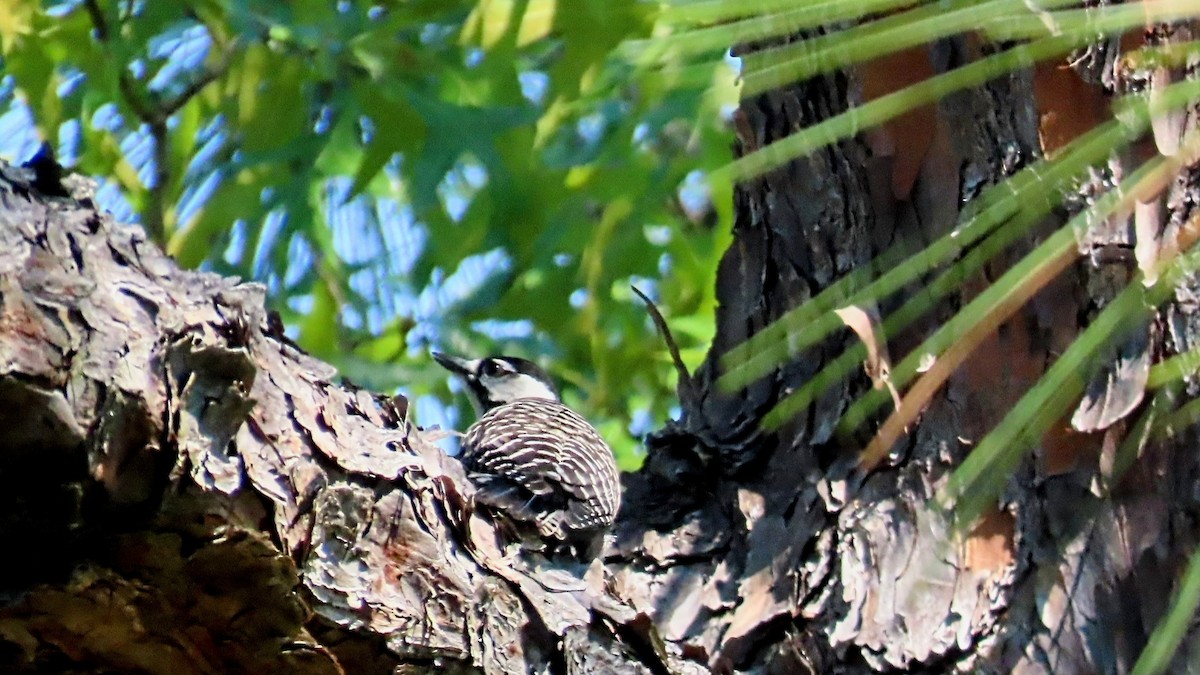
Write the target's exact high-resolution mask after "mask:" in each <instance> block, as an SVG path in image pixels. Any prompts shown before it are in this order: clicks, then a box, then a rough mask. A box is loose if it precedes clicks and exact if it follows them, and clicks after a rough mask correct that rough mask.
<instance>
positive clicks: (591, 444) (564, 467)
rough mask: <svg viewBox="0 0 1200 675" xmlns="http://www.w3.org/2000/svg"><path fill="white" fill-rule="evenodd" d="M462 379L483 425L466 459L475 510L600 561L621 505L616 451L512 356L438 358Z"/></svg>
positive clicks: (546, 380) (542, 376)
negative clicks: (494, 513) (499, 515)
mask: <svg viewBox="0 0 1200 675" xmlns="http://www.w3.org/2000/svg"><path fill="white" fill-rule="evenodd" d="M433 358H434V359H435V360H436V361H437V362H438V363H440V364H441V365H442V366H443V367H445V368H446V369H447V370H449V371H451V372H452V373H454V374H456V375H458V376H459V377H461V378H462V379H463V380H464V381H465V382H466V385H467V391H468V392H469V393H470V398H471V401H472V403H473V404H474V406H475V409H476V412H477V413H478V414H479V419H478V420H477V421H476V422H475V423H474V424H472V425H471V427H470V428H469V429H467V432H466V434H465V435H464V437H463V442H462V454H461V459H462V463H463V466H464V467H465V468H466V469H467V474H468V476H469V477H470V478H471V480H472V482H474V483H475V486H476V497H475V499H476V502H477V503H482V504H485V505H487V506H490V507H492V508H494V509H497V510H499V511H501V512H503V513H505V514H507V515H508V516H509V517H511V518H512V519H514V520H516V521H520V522H525V523H532V524H533V525H534V526H535V527H536V528H537V530H538V532H539V534H540V535H541V536H542V538H543V539H549V540H553V541H555V542H561V543H563V544H566V545H568V546H578V545H583V547H584V550H586V551H587V552H588V555H593V556H594V554H596V553H598V545H599V544H600V542H601V541H602V537H603V534H604V532H605V531H606V530H608V528H609V527H610V526H611V525H612V524H613V520H614V519H615V518H616V516H617V508H618V507H619V506H620V502H621V484H620V478H619V476H618V472H617V465H616V462H615V461H614V460H613V454H612V450H610V449H609V447H608V444H606V443H605V442H604V439H602V438H600V434H599V433H598V432H597V431H596V429H595V428H594V427H592V425H591V424H588V422H587V420H585V419H583V417H581V416H580V415H579V414H578V413H576V412H575V411H574V410H571V409H570V408H568V407H567V406H565V405H563V404H562V402H561V400H560V399H559V395H558V389H557V388H556V387H555V386H554V383H553V381H552V380H551V379H550V377H549V376H548V375H547V374H546V372H545V371H543V370H542V369H541V368H539V367H538V366H537V364H535V363H533V362H532V361H527V360H525V359H521V358H517V357H513V356H490V357H487V358H482V359H473V360H472V359H464V358H460V357H457V356H450V355H448V354H440V353H437V352H434V354H433Z"/></svg>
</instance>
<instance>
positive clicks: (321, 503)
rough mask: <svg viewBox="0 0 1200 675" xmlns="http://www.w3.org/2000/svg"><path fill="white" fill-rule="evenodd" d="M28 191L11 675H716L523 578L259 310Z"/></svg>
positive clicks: (13, 305)
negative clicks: (20, 674)
mask: <svg viewBox="0 0 1200 675" xmlns="http://www.w3.org/2000/svg"><path fill="white" fill-rule="evenodd" d="M35 185H40V186H42V187H45V180H44V177H39V176H38V175H37V174H36V173H35V172H34V171H32V170H24V169H15V168H12V167H3V168H2V169H0V242H2V246H3V248H2V249H0V250H2V251H3V254H0V368H2V370H0V403H2V404H0V451H2V452H0V480H2V481H3V489H2V490H0V503H3V505H4V508H3V510H2V511H0V513H2V514H3V516H2V519H0V523H2V525H0V527H2V528H3V530H2V531H3V535H4V537H5V540H6V541H8V542H10V545H11V546H12V547H13V548H12V549H11V550H13V551H16V550H18V549H19V550H20V551H22V553H21V554H20V555H11V556H6V557H7V558H8V560H7V562H6V564H5V568H6V571H5V573H4V574H3V575H0V585H2V587H3V589H4V590H3V593H4V595H3V602H4V605H3V608H2V609H0V644H2V645H3V648H2V649H0V670H4V671H5V672H10V671H27V672H47V671H54V670H62V671H70V672H125V671H136V672H156V673H191V672H204V673H208V672H255V673H260V672H287V673H302V672H314V673H317V672H319V673H336V672H354V673H360V672H389V671H391V670H392V669H393V668H399V669H401V670H402V671H404V672H422V671H430V672H435V671H436V672H444V671H445V670H451V671H453V670H462V671H468V672H469V671H472V670H476V669H477V670H480V671H483V672H495V673H509V672H527V671H533V672H549V671H562V670H564V669H565V670H566V671H569V672H590V671H591V670H592V669H593V668H601V669H603V670H611V671H612V672H667V671H676V672H678V671H684V672H685V671H688V670H693V671H695V670H697V668H699V667H700V666H698V665H697V664H696V663H695V662H694V661H691V662H689V661H687V660H685V659H683V658H682V657H681V656H680V655H679V654H680V652H681V650H680V649H679V648H677V647H674V646H670V645H665V644H663V643H661V642H660V641H657V639H656V638H655V635H654V631H653V628H652V624H651V622H650V620H649V618H648V617H647V616H646V615H644V614H642V613H640V612H639V611H637V610H635V609H633V608H632V607H631V606H629V605H628V604H627V603H624V602H622V601H621V599H620V598H619V597H616V596H615V595H613V594H612V592H611V591H610V590H609V589H608V588H607V586H608V582H610V581H611V572H609V573H607V574H606V571H605V570H604V569H603V567H602V566H600V565H596V566H595V567H594V568H593V569H590V570H589V569H587V568H580V569H573V568H569V567H568V568H563V566H562V565H551V564H544V563H545V561H538V560H537V559H536V556H519V557H517V558H513V557H512V556H509V555H508V552H507V551H506V550H504V549H503V542H502V541H501V540H499V539H498V538H497V533H496V532H495V531H494V530H493V529H492V526H491V524H490V523H489V522H488V521H487V520H486V519H484V518H483V517H482V516H481V515H480V514H478V513H476V512H474V511H473V510H471V509H468V508H467V500H468V498H469V496H470V493H471V490H472V487H471V485H470V483H469V482H468V481H467V480H466V479H465V477H464V475H463V472H462V468H461V466H460V465H459V464H458V462H457V461H456V460H454V459H451V458H449V457H447V456H446V455H445V454H444V453H443V452H442V451H441V450H439V449H438V448H437V447H436V446H434V445H432V444H431V443H430V442H429V440H428V437H427V436H426V434H425V433H423V432H422V431H420V430H418V429H416V428H415V427H413V425H412V424H411V423H410V422H409V421H408V420H407V404H406V402H405V401H404V400H403V399H400V398H393V397H388V396H383V395H379V394H372V393H370V392H366V391H362V390H359V389H355V388H354V387H352V386H349V385H346V384H339V383H337V382H336V373H335V372H334V370H333V369H332V368H330V367H329V366H328V365H326V364H324V363H321V362H319V361H316V360H315V359H312V358H310V357H308V356H306V355H305V354H304V353H303V352H301V351H300V350H299V349H298V348H296V346H295V345H293V344H291V343H290V342H289V341H288V340H287V338H286V337H284V335H283V333H282V330H281V327H280V325H279V323H278V321H277V319H273V318H272V316H271V315H270V314H269V313H268V312H267V311H265V309H264V305H263V299H264V298H263V289H262V288H261V287H260V286H258V285H255V284H244V283H239V282H238V281H236V280H233V279H225V278H221V277H219V276H216V275H213V274H206V273H200V272H189V271H183V270H180V269H179V268H178V267H177V266H176V265H175V264H174V262H173V261H172V260H170V259H169V258H168V257H166V256H164V255H163V254H162V252H161V251H159V249H157V248H156V247H155V246H153V245H151V244H149V243H148V242H147V241H146V238H145V234H144V233H143V231H142V230H141V229H140V228H138V227H134V226H129V225H122V224H118V223H115V222H113V221H112V219H111V218H109V217H108V216H106V215H103V214H100V213H98V212H97V211H96V210H95V207H94V204H93V203H92V200H91V199H90V197H89V196H88V195H87V194H86V192H87V190H88V186H87V184H86V183H80V184H77V185H75V186H74V188H75V193H76V194H75V196H68V197H63V196H52V195H49V194H47V192H57V190H46V191H44V190H39V189H38V187H35ZM80 190H82V191H83V192H84V194H82V195H81V194H79V191H80ZM79 197H82V198H79Z"/></svg>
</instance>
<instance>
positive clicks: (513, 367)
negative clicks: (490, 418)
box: [433, 352, 559, 414]
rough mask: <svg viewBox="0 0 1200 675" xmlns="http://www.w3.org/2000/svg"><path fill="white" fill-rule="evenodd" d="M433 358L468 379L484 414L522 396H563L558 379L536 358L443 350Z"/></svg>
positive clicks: (472, 400) (473, 395) (473, 394)
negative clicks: (481, 355) (468, 356)
mask: <svg viewBox="0 0 1200 675" xmlns="http://www.w3.org/2000/svg"><path fill="white" fill-rule="evenodd" d="M433 358H434V360H435V361H437V362H438V363H440V364H441V365H442V367H444V368H445V369H446V370H449V371H450V372H452V373H454V374H455V375H458V376H459V377H461V378H462V379H463V381H465V382H466V383H467V391H468V392H470V394H471V402H472V403H474V404H475V408H476V410H477V411H478V412H479V413H480V414H483V413H485V412H487V411H488V410H491V409H492V408H495V407H496V406H498V405H502V404H505V403H510V402H512V401H516V400H517V399H522V398H541V399H547V400H550V401H558V400H559V398H558V389H557V388H556V387H555V386H554V382H553V381H552V380H551V379H550V376H549V375H547V374H546V371H544V370H542V369H541V368H540V367H539V366H538V365H537V364H536V363H534V362H533V361H528V360H526V359H522V358H518V357H515V356H489V357H486V358H482V359H464V358H462V357H459V356H451V355H450V354H442V353H439V352H434V353H433Z"/></svg>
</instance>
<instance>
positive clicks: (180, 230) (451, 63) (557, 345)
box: [0, 0, 733, 466]
mask: <svg viewBox="0 0 1200 675" xmlns="http://www.w3.org/2000/svg"><path fill="white" fill-rule="evenodd" d="M654 23H655V10H654V8H653V7H652V6H650V5H647V4H645V3H642V2H638V1H636V0H617V1H616V2H611V1H607V0H605V1H603V2H599V1H596V2H581V3H571V5H570V6H569V7H566V6H563V7H560V6H559V5H558V3H556V2H553V1H547V0H530V1H528V2H515V1H513V0H480V1H479V2H470V1H460V2H444V1H443V2H434V1H431V0H423V1H417V2H366V1H361V0H358V1H350V0H343V1H342V2H338V3H330V2H325V1H310V0H301V1H297V2H289V3H279V2H273V1H272V2H268V1H265V0H245V1H232V0H195V1H193V2H186V3H184V2H145V3H141V2H118V1H116V0H107V1H106V0H85V1H82V2H80V1H78V0H70V1H68V2H63V3H60V4H56V5H53V6H50V7H46V6H43V5H42V4H41V3H39V2H36V1H35V0H17V1H16V2H14V3H7V4H6V6H5V8H3V9H0V41H2V42H0V49H2V54H3V59H4V72H5V73H6V74H7V75H9V76H11V78H12V79H13V81H15V84H16V88H17V91H18V92H19V96H20V100H21V102H23V103H24V104H25V105H27V106H28V108H29V110H30V111H31V112H32V116H33V119H34V120H35V121H36V123H37V126H38V129H39V132H40V135H41V137H42V138H43V139H46V140H49V141H54V140H55V139H63V140H62V142H60V143H59V155H60V157H62V158H64V163H67V164H73V166H74V168H75V169H76V170H78V171H80V172H82V173H86V174H92V175H97V176H105V177H111V178H112V179H114V180H115V181H116V182H117V183H118V184H119V187H120V189H121V193H122V195H123V196H124V198H125V199H127V200H128V202H129V203H130V205H131V206H132V208H133V210H134V211H135V212H136V213H138V214H139V216H140V218H141V220H142V221H143V223H144V224H145V225H146V227H147V229H148V230H149V231H150V232H151V234H152V236H154V237H155V238H156V239H157V240H159V241H160V242H162V243H163V244H164V245H165V246H166V247H167V249H168V251H169V252H171V253H172V254H173V255H175V256H176V257H177V258H178V259H179V260H180V261H181V262H182V263H184V264H186V265H192V266H203V267H207V268H210V269H213V270H216V271H219V272H223V273H227V274H236V275H240V276H242V277H244V278H249V279H258V280H262V281H264V282H266V283H267V284H268V287H269V289H270V292H271V296H272V299H273V302H274V303H275V306H276V307H277V308H278V309H279V310H280V311H281V312H282V314H283V317H284V319H285V322H286V324H287V325H288V326H290V327H291V328H292V330H293V332H294V333H295V335H296V338H297V339H298V341H299V342H300V343H301V344H302V345H303V346H304V347H305V348H306V349H308V350H309V351H311V352H313V353H314V354H316V355H318V356H321V357H322V358H325V359H327V360H330V361H332V362H334V363H335V364H336V365H338V366H339V367H340V368H341V369H342V371H343V372H344V373H345V374H347V375H348V376H350V377H352V378H353V379H355V380H357V381H359V382H360V383H362V384H365V385H368V386H371V387H375V388H390V387H395V386H404V387H405V388H406V390H407V391H409V392H410V393H416V394H420V393H423V392H430V391H433V390H434V389H435V388H436V387H438V386H440V385H441V383H442V382H444V381H445V373H443V372H441V371H440V370H439V369H437V368H436V366H433V365H432V364H431V362H430V361H429V359H428V358H427V356H426V352H427V350H428V349H429V348H430V347H431V346H436V347H438V348H441V349H446V350H450V351H458V352H463V353H487V352H495V351H515V352H518V353H524V354H526V355H531V356H548V357H549V358H550V359H551V360H552V361H553V363H554V365H555V370H557V371H559V374H560V375H562V376H563V377H565V379H566V380H567V381H568V383H569V384H570V385H572V386H571V387H569V389H568V398H569V399H570V402H571V403H573V404H575V405H577V406H579V407H580V408H582V409H583V410H584V411H585V412H587V413H588V414H589V415H590V416H591V417H592V418H594V419H599V420H610V422H608V423H607V424H606V425H605V426H606V427H607V428H606V429H605V431H606V432H607V434H608V436H609V438H610V439H612V441H613V442H614V445H615V446H616V447H617V449H618V451H619V453H620V454H621V456H622V458H623V462H624V463H625V465H626V466H631V465H634V464H636V462H637V460H636V457H635V452H634V449H635V445H636V444H635V441H634V438H633V436H632V435H631V432H630V424H631V422H632V418H633V417H634V415H635V413H639V411H640V413H641V414H642V415H644V414H645V412H646V411H651V412H652V414H653V416H654V417H657V418H658V420H659V421H660V422H661V420H662V419H663V418H664V417H665V416H666V414H667V412H668V406H669V402H670V400H671V397H670V390H669V388H668V386H669V382H670V378H671V376H672V371H671V369H670V367H669V365H668V361H667V359H666V355H665V350H664V349H663V348H662V344H661V342H659V341H658V339H657V338H656V337H655V336H654V333H653V329H652V326H651V323H650V321H649V319H648V317H647V314H646V311H645V309H644V308H643V307H642V306H641V305H640V304H639V303H638V302H637V301H636V300H634V299H633V296H632V295H631V293H630V292H629V290H628V286H629V284H630V283H631V281H636V282H637V283H639V284H641V285H642V286H644V287H646V288H647V290H649V291H650V292H651V293H652V295H655V296H656V297H657V298H658V300H659V302H660V303H661V304H662V305H663V306H664V307H665V308H668V311H669V314H670V316H671V317H672V318H674V319H678V320H680V325H681V326H686V327H687V329H686V330H681V331H680V333H681V335H680V339H681V341H682V342H683V344H684V345H685V347H687V348H688V349H687V350H686V352H685V354H686V356H687V357H688V358H689V359H690V360H691V362H692V363H693V364H695V363H697V362H698V361H699V360H700V358H701V355H702V353H703V352H702V350H703V347H704V345H705V344H706V343H707V342H708V339H709V338H710V337H711V332H712V324H711V321H712V319H711V317H712V315H713V311H712V310H713V290H712V288H713V275H714V270H715V261H716V259H717V257H718V256H719V255H720V254H721V252H722V251H723V249H724V243H725V241H726V239H727V237H728V226H727V225H726V226H723V227H722V226H716V223H715V219H716V217H717V216H716V215H715V214H713V213H712V211H711V206H708V205H703V204H701V206H700V207H699V209H700V212H699V213H693V214H692V219H690V220H689V218H688V217H687V213H686V212H685V210H684V208H683V206H682V205H681V203H680V193H679V189H680V186H681V184H683V182H684V180H685V178H686V177H687V176H688V174H689V173H691V172H695V171H704V170H706V169H711V168H714V167H716V166H718V165H720V164H723V163H725V162H726V161H727V160H728V153H729V137H728V132H727V131H726V129H725V128H724V124H723V123H722V122H721V119H720V116H719V114H718V112H719V105H720V104H721V103H723V102H730V101H732V92H733V89H732V86H731V85H732V79H731V78H732V75H731V71H729V69H728V67H726V66H723V65H721V64H720V62H719V60H715V59H713V60H711V63H710V65H709V67H708V70H709V73H710V79H712V80H714V81H716V82H717V83H718V84H720V85H722V86H721V87H720V88H719V89H718V90H714V91H717V92H718V93H716V94H714V91H709V90H705V89H702V90H687V91H680V90H663V89H655V88H652V87H646V86H643V85H642V84H640V83H639V79H638V77H637V66H636V64H634V63H632V62H630V61H628V60H625V59H620V58H615V57H614V56H613V53H614V51H615V48H616V47H617V46H618V45H619V44H621V43H623V42H625V41H627V40H630V39H634V38H646V37H648V36H649V35H650V34H651V31H652V29H653V27H654ZM722 73H724V75H722ZM722 78H723V79H722ZM71 159H74V161H73V162H72V161H69V160H71ZM693 182H694V181H693ZM691 208H693V209H695V208H696V207H695V206H693V207H691ZM727 212H728V207H727V206H726V214H725V215H726V216H727ZM647 364H649V366H650V367H646V366H647ZM640 426H641V427H643V428H648V427H649V424H648V423H646V421H645V420H643V421H642V424H640Z"/></svg>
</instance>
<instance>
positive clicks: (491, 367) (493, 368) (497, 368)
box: [483, 360, 510, 377]
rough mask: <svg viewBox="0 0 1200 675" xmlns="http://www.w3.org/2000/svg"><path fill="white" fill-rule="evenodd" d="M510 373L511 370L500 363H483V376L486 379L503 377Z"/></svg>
mask: <svg viewBox="0 0 1200 675" xmlns="http://www.w3.org/2000/svg"><path fill="white" fill-rule="evenodd" d="M509 372H510V371H509V369H508V368H507V367H505V365H504V364H503V363H501V362H499V361H491V360H489V361H485V362H484V363H483V374H484V375H485V376H486V377H501V376H503V375H507V374H508V373H509Z"/></svg>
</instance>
